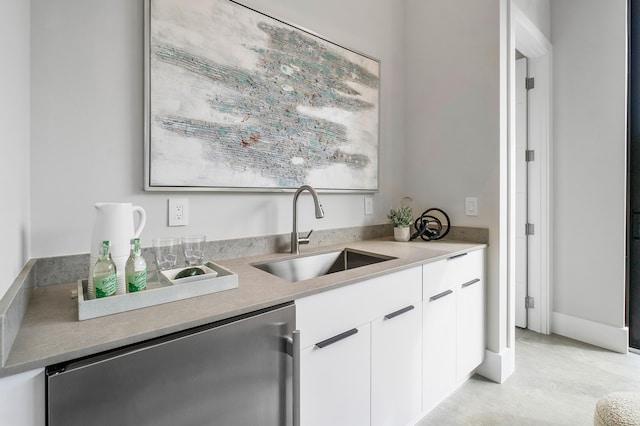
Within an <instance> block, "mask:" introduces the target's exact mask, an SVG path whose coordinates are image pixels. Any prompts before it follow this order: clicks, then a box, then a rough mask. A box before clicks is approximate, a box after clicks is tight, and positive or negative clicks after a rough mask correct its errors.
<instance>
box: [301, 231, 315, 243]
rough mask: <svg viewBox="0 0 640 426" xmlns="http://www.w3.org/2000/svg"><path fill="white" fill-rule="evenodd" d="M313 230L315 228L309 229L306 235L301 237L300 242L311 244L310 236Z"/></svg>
mask: <svg viewBox="0 0 640 426" xmlns="http://www.w3.org/2000/svg"><path fill="white" fill-rule="evenodd" d="M312 232H313V229H312V230H311V231H309V233H308V234H307V236H306V237H299V238H298V244H309V237H310V236H311V233H312Z"/></svg>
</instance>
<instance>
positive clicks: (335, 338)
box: [316, 328, 358, 349]
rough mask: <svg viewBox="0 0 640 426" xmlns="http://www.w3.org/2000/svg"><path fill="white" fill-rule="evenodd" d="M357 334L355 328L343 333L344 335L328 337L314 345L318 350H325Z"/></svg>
mask: <svg viewBox="0 0 640 426" xmlns="http://www.w3.org/2000/svg"><path fill="white" fill-rule="evenodd" d="M357 332H358V329H357V328H352V329H351V330H349V331H345V332H344V333H340V334H338V335H336V336H333V337H330V338H328V339H326V340H323V341H322V342H318V343H316V346H317V347H319V348H320V349H322V348H326V347H327V346H329V345H333V344H334V343H336V342H339V341H340V340H342V339H346V338H347V337H350V336H353V335H354V334H356V333H357Z"/></svg>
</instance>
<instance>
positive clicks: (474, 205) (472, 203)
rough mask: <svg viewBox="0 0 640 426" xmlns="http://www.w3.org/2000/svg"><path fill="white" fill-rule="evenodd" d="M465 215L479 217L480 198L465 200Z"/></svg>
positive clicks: (467, 198)
mask: <svg viewBox="0 0 640 426" xmlns="http://www.w3.org/2000/svg"><path fill="white" fill-rule="evenodd" d="M464 214H465V215H467V216H478V197H466V198H465V199H464Z"/></svg>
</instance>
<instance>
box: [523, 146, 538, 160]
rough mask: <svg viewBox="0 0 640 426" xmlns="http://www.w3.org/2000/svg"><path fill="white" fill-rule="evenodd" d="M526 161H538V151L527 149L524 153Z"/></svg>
mask: <svg viewBox="0 0 640 426" xmlns="http://www.w3.org/2000/svg"><path fill="white" fill-rule="evenodd" d="M524 160H525V161H526V162H527V163H529V162H531V161H535V160H536V151H535V150H534V149H527V150H526V151H525V152H524Z"/></svg>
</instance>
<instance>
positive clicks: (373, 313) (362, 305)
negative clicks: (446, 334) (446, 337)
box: [296, 267, 422, 348]
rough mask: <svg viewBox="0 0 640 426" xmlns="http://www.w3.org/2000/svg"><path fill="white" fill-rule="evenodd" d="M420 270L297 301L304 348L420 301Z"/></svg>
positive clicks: (298, 319)
mask: <svg viewBox="0 0 640 426" xmlns="http://www.w3.org/2000/svg"><path fill="white" fill-rule="evenodd" d="M421 283H422V269H421V268H420V267H417V268H412V269H407V270H405V271H400V272H395V273H391V274H388V275H384V276H381V277H377V278H373V279H370V280H366V281H363V282H360V283H356V284H352V285H348V286H345V287H341V288H338V289H335V290H331V291H327V292H324V293H320V294H315V295H313V296H309V297H304V298H302V299H298V300H296V326H297V328H298V329H299V330H300V331H301V333H300V338H301V340H300V342H301V346H302V347H303V348H305V347H307V346H310V345H314V344H316V343H318V342H320V341H322V340H325V339H328V338H331V337H333V336H336V335H339V334H340V333H343V332H345V331H347V330H349V329H351V328H353V327H358V326H360V325H362V324H365V323H368V322H370V321H372V320H373V319H374V318H378V317H382V316H384V315H387V314H390V313H392V312H394V311H397V310H398V309H402V308H405V307H406V306H407V305H410V304H412V303H415V302H416V301H419V300H421V293H422V288H421Z"/></svg>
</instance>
